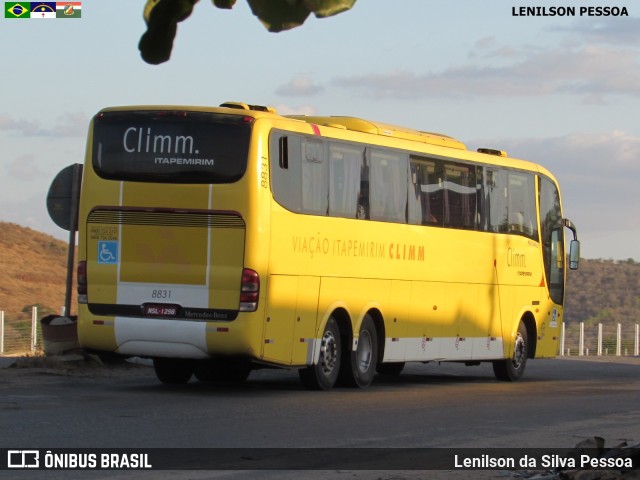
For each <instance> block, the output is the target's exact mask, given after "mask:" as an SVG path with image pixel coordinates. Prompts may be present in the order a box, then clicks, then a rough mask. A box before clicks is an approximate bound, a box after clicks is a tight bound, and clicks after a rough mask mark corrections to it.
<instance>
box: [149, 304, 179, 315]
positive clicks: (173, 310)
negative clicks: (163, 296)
mask: <svg viewBox="0 0 640 480" xmlns="http://www.w3.org/2000/svg"><path fill="white" fill-rule="evenodd" d="M144 315H145V316H146V317H176V316H178V305H162V304H155V303H146V304H145V305H144Z"/></svg>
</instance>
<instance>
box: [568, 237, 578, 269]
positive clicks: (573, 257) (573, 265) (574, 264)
mask: <svg viewBox="0 0 640 480" xmlns="http://www.w3.org/2000/svg"><path fill="white" fill-rule="evenodd" d="M579 263H580V241H579V240H571V244H570V245H569V269H571V270H577V269H578V264H579Z"/></svg>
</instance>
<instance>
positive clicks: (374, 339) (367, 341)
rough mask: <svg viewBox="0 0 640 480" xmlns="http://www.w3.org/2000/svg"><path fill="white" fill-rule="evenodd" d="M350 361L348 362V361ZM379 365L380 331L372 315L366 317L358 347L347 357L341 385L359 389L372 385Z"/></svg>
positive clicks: (359, 336)
mask: <svg viewBox="0 0 640 480" xmlns="http://www.w3.org/2000/svg"><path fill="white" fill-rule="evenodd" d="M347 359H348V360H347ZM377 363H378V331H377V330H376V325H375V323H374V322H373V319H372V318H371V316H370V315H366V316H365V317H364V320H363V321H362V325H361V327H360V333H359V334H358V345H357V347H356V349H355V350H353V349H350V351H349V355H345V361H344V362H343V364H342V372H341V374H340V383H342V384H344V385H347V386H350V387H358V388H367V387H368V386H369V385H371V382H372V381H373V377H374V376H375V374H376V365H377Z"/></svg>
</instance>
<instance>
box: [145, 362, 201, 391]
mask: <svg viewBox="0 0 640 480" xmlns="http://www.w3.org/2000/svg"><path fill="white" fill-rule="evenodd" d="M194 368H195V364H194V362H193V361H192V360H187V359H183V358H154V359H153V369H154V370H155V372H156V377H158V380H160V381H161V382H162V383H166V384H169V385H180V384H183V383H187V382H188V381H189V380H191V376H192V375H193V370H194Z"/></svg>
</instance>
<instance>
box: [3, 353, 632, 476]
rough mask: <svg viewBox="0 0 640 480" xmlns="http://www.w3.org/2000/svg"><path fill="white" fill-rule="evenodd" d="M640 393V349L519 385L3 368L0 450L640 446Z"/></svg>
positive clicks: (542, 364) (447, 375) (554, 367)
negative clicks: (347, 383)
mask: <svg viewBox="0 0 640 480" xmlns="http://www.w3.org/2000/svg"><path fill="white" fill-rule="evenodd" d="M639 393H640V359H633V358H632V359H626V360H624V363H621V362H609V361H598V360H576V359H556V360H536V361H530V362H529V363H528V365H527V371H526V373H525V377H524V378H523V379H522V380H521V381H519V382H516V383H502V382H497V381H496V380H494V378H493V374H492V371H491V367H490V366H489V365H484V364H483V365H481V366H479V367H464V366H462V365H457V364H442V365H438V364H427V365H408V366H407V367H406V368H405V370H404V372H403V373H402V374H401V375H400V376H398V377H376V379H375V380H374V383H373V385H372V386H371V387H370V388H369V389H366V390H357V389H335V390H333V391H330V392H309V391H305V390H303V389H302V387H301V386H300V383H299V381H298V377H297V373H296V372H295V371H281V370H261V371H258V372H253V373H252V375H251V377H250V378H249V380H248V381H247V383H246V384H244V385H242V386H239V387H228V386H220V385H215V384H203V383H198V382H195V381H192V382H191V383H189V384H187V385H185V386H180V387H173V386H172V387H169V386H165V385H161V384H159V383H158V381H157V380H156V379H155V375H154V373H153V370H152V369H151V368H148V367H144V366H139V365H129V364H127V365H118V366H108V367H97V366H92V365H86V364H82V365H79V366H78V365H75V364H71V363H69V364H63V365H57V366H55V368H40V367H31V368H4V369H0V425H1V426H2V428H1V431H2V432H3V434H2V436H1V437H0V438H1V440H0V447H3V448H101V449H104V448H122V447H127V448H158V447H167V448H193V447H200V448H202V447H207V448H209V447H211V448H220V447H238V448H240V447H251V448H262V447H278V448H280V447H282V448H290V447H309V448H318V447H325V448H347V447H360V448H368V447H420V448H423V447H438V448H441V447H452V448H465V447H523V448H529V447H530V448H539V447H558V448H567V447H572V446H574V445H575V444H576V443H577V442H579V441H580V440H583V439H585V438H591V437H594V436H600V437H603V438H604V439H605V440H606V441H607V445H608V446H612V445H614V444H617V443H619V442H620V441H623V440H627V441H629V442H630V443H638V442H640V402H639V401H638V399H639V398H640V395H639ZM2 473H3V472H0V476H2ZM4 473H6V472H4ZM11 473H15V472H11ZM38 473H39V474H40V473H42V474H46V475H39V477H40V476H42V477H43V478H109V479H115V478H127V479H129V478H144V479H147V478H163V479H173V478H190V479H201V478H216V479H218V478H227V477H229V478H233V479H237V478H285V479H286V478H296V479H298V478H305V479H306V478H344V479H346V478H349V479H353V480H357V479H361V478H372V479H405V478H407V479H409V478H411V479H413V478H456V479H458V478H460V479H462V478H495V472H492V473H489V472H482V475H484V476H482V475H479V473H478V472H456V473H453V474H445V473H444V472H438V473H437V474H430V475H428V476H425V475H424V472H422V473H421V472H406V471H405V472H401V473H398V472H395V473H394V472H367V471H352V472H344V471H332V472H324V474H323V475H320V473H321V472H317V471H316V472H306V473H300V472H298V473H295V472H279V473H277V472H276V473H274V472H259V474H256V472H254V473H253V474H252V473H251V472H228V471H212V472H200V471H191V472H173V471H166V472H154V474H153V475H150V476H146V475H148V474H150V473H151V472H147V473H137V472H135V473H127V472H104V471H103V472H38ZM294 473H295V475H294ZM89 474H90V475H89ZM6 478H14V477H13V476H12V477H6ZM23 478H28V477H23Z"/></svg>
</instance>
